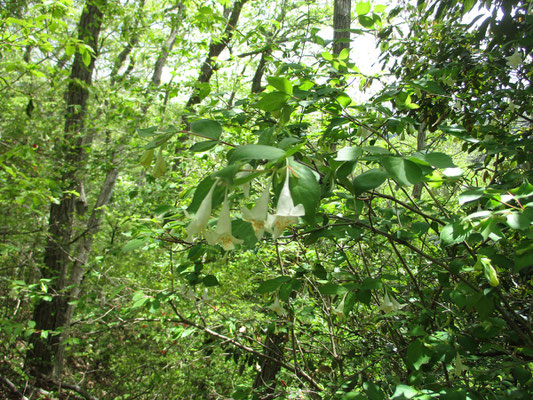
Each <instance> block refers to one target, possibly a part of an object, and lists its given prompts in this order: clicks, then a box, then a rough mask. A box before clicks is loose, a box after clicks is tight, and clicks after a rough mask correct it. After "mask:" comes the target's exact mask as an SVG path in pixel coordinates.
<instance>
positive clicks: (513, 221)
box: [507, 212, 531, 230]
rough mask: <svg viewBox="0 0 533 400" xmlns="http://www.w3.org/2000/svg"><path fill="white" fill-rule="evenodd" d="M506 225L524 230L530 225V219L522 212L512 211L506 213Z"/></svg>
mask: <svg viewBox="0 0 533 400" xmlns="http://www.w3.org/2000/svg"><path fill="white" fill-rule="evenodd" d="M507 225H509V227H510V228H512V229H518V230H525V229H528V228H529V226H530V225H531V221H530V220H529V218H528V217H526V216H525V215H524V214H522V213H518V212H512V213H511V214H508V215H507Z"/></svg>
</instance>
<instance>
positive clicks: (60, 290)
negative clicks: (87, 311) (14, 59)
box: [26, 0, 106, 377]
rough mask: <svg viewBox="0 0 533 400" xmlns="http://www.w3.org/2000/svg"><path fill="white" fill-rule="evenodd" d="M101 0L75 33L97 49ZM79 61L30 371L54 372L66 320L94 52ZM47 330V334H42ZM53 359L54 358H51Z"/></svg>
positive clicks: (90, 5) (59, 147)
mask: <svg viewBox="0 0 533 400" xmlns="http://www.w3.org/2000/svg"><path fill="white" fill-rule="evenodd" d="M105 5H106V0H99V1H91V2H87V4H86V6H85V7H84V9H83V12H82V14H81V18H80V22H79V25H78V32H79V34H78V38H79V40H80V41H82V42H83V43H86V44H87V45H88V46H90V47H91V49H92V50H93V51H94V56H96V54H97V50H98V49H97V43H98V36H99V34H100V30H101V26H102V19H103V9H104V7H105ZM94 56H93V57H91V61H90V63H89V65H85V63H84V61H83V57H82V55H81V54H80V53H79V52H78V53H76V55H75V57H74V62H73V64H72V70H71V73H70V77H69V81H70V82H69V86H68V89H67V93H66V96H65V97H66V119H65V130H64V135H63V138H62V140H61V141H60V142H58V143H57V144H56V151H57V152H58V153H59V156H60V158H61V159H62V163H63V170H62V171H61V176H60V178H59V180H60V182H62V183H63V193H64V194H63V197H62V198H61V200H60V201H59V204H52V205H51V207H50V216H49V221H48V239H47V243H46V248H45V255H44V267H43V268H42V276H43V278H46V279H50V280H51V283H50V291H51V294H52V300H51V301H45V300H40V301H39V302H38V303H37V304H36V306H35V308H34V312H33V319H34V321H35V323H36V325H35V329H36V332H43V333H44V334H43V335H41V334H39V333H36V334H34V335H33V336H32V337H31V338H30V343H31V348H30V350H29V351H28V353H27V358H26V361H27V365H28V367H29V368H30V371H31V373H32V374H34V375H35V376H37V377H39V376H50V375H52V376H54V377H58V376H59V374H60V373H61V371H55V370H54V368H53V367H54V358H55V352H56V351H57V348H58V345H59V342H60V336H59V334H58V333H57V332H58V331H61V330H62V329H63V328H64V327H65V325H66V324H67V321H68V316H67V314H68V313H67V310H68V297H67V296H66V295H65V290H66V288H67V282H68V268H69V264H70V262H71V261H72V260H71V247H72V246H71V245H72V243H71V240H72V232H73V228H74V206H75V201H76V197H75V196H74V195H73V194H72V191H74V190H76V189H77V188H78V187H79V186H80V185H79V183H80V173H79V169H80V168H81V165H82V160H83V158H84V156H85V145H86V144H87V142H88V141H90V138H89V137H87V136H86V135H84V134H83V123H84V118H85V114H86V112H87V100H88V97H89V91H88V87H89V86H90V85H91V83H92V73H93V70H94V62H95V58H94ZM46 334H48V336H46ZM56 364H57V362H56Z"/></svg>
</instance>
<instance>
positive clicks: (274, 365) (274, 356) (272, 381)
mask: <svg viewBox="0 0 533 400" xmlns="http://www.w3.org/2000/svg"><path fill="white" fill-rule="evenodd" d="M286 341H287V335H286V334H277V333H274V332H268V333H267V335H266V338H265V350H264V353H265V355H266V356H268V358H267V357H264V358H263V359H262V360H261V361H260V370H259V371H258V372H257V375H256V376H255V381H254V384H253V386H252V387H253V388H254V389H260V388H263V389H262V390H259V398H260V399H261V400H267V399H274V396H275V393H274V391H275V389H276V375H277V374H278V372H279V371H280V369H281V363H279V362H277V361H275V360H283V348H284V346H285V342H286Z"/></svg>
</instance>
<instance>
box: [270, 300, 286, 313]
mask: <svg viewBox="0 0 533 400" xmlns="http://www.w3.org/2000/svg"><path fill="white" fill-rule="evenodd" d="M268 308H270V309H271V310H272V311H274V312H275V313H276V314H278V315H279V316H280V317H282V316H283V315H285V310H284V309H283V306H282V305H281V303H280V302H279V298H278V297H277V296H276V298H275V299H274V302H273V303H272V304H271V305H269V306H268Z"/></svg>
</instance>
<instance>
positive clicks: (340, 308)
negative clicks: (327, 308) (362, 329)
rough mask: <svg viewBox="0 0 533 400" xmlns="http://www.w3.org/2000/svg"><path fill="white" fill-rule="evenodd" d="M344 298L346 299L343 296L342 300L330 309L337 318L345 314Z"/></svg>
mask: <svg viewBox="0 0 533 400" xmlns="http://www.w3.org/2000/svg"><path fill="white" fill-rule="evenodd" d="M344 300H346V296H344V297H343V299H342V301H341V302H340V304H339V305H338V306H337V307H335V308H332V309H331V312H332V313H333V314H335V315H336V316H337V318H343V317H344V316H345V315H344Z"/></svg>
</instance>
